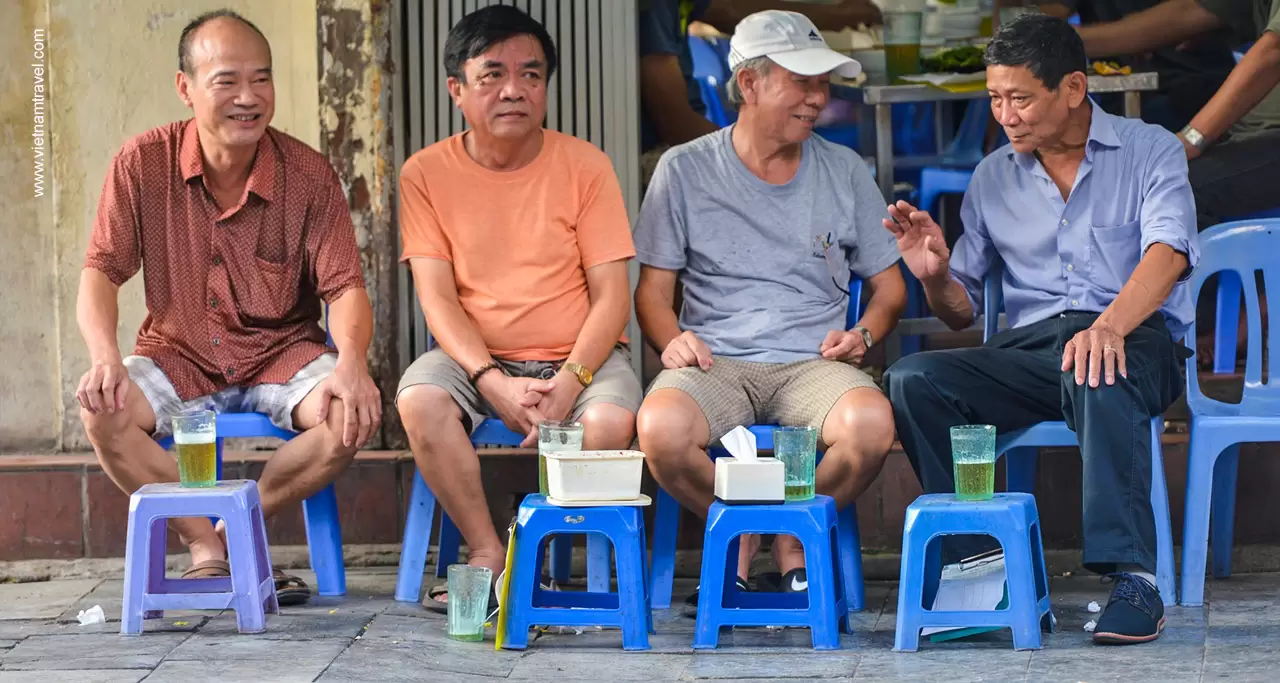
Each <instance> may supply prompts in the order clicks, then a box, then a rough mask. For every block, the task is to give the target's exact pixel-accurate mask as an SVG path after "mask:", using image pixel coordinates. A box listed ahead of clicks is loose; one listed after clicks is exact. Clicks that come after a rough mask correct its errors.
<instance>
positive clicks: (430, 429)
mask: <svg viewBox="0 0 1280 683" xmlns="http://www.w3.org/2000/svg"><path fill="white" fill-rule="evenodd" d="M444 53H445V54H444V61H445V72H446V73H447V75H448V77H449V79H448V86H449V94H450V96H451V97H452V98H453V101H454V104H455V105H456V106H457V107H458V108H459V109H461V110H462V113H463V115H464V116H465V117H466V120H467V123H468V126H469V128H470V130H468V131H467V132H465V133H461V134H459V135H455V136H453V137H451V138H448V139H446V140H442V141H440V142H437V143H435V144H433V145H431V146H429V147H427V148H426V149H423V150H422V151H420V152H418V153H417V154H414V155H413V156H412V157H411V158H410V159H409V160H408V161H406V162H405V165H404V168H403V169H401V172H400V196H401V205H400V231H401V242H402V248H403V253H402V254H401V259H402V260H404V261H407V262H408V263H409V267H410V269H411V270H412V272H413V280H414V284H415V287H416V289H417V293H418V299H419V301H420V302H421V304H422V310H423V312H424V313H425V314H426V318H427V324H428V326H429V327H430V329H431V333H432V336H433V337H434V338H435V340H436V342H437V343H438V346H437V348H435V349H433V350H431V351H428V352H427V353H425V354H423V355H422V356H421V357H419V358H418V359H417V360H416V361H414V362H413V364H412V365H411V366H410V367H409V369H408V370H407V371H405V374H404V377H403V378H402V379H401V380H400V387H399V389H398V391H397V395H396V405H397V407H398V408H399V411H400V417H401V420H402V421H403V423H404V427H405V431H406V432H407V433H408V436H409V443H410V446H411V447H412V449H413V457H414V460H415V462H416V463H417V465H418V471H419V472H420V473H421V474H422V477H423V479H424V480H426V482H427V485H428V486H430V487H431V490H432V491H433V492H434V493H435V495H436V497H437V498H438V499H439V501H440V503H441V505H443V506H444V509H445V511H446V512H448V513H449V516H450V517H451V518H452V519H453V521H454V522H455V523H456V524H457V525H458V529H459V530H460V531H461V532H462V535H463V537H464V538H466V541H467V546H468V547H469V548H470V549H471V555H470V560H469V561H470V564H472V565H475V566H484V567H489V568H490V569H493V570H494V571H495V572H498V571H500V570H501V569H502V568H503V565H504V560H505V556H506V551H505V550H504V548H503V544H502V541H501V540H499V538H498V535H497V532H496V531H495V529H494V527H493V523H492V521H491V520H490V517H489V507H488V504H487V503H486V502H485V498H484V489H483V487H482V486H481V482H480V461H479V458H478V457H477V455H476V452H475V450H474V449H473V448H472V447H471V443H470V439H469V434H470V433H471V432H473V431H474V430H475V429H476V428H477V427H478V426H479V425H480V423H481V422H482V421H483V420H484V418H485V417H487V416H490V415H493V416H496V417H497V418H499V419H501V420H502V422H503V423H505V424H506V425H507V427H509V428H510V429H512V430H513V431H515V432H517V433H519V434H524V435H526V439H525V444H526V445H528V444H531V443H532V442H533V441H534V440H535V439H536V438H537V429H538V423H539V422H541V421H543V420H563V419H573V420H577V421H579V422H581V423H582V425H583V427H584V436H583V448H584V449H588V450H594V449H623V448H627V447H629V446H630V444H631V443H632V440H633V438H634V436H635V413H636V410H637V409H638V408H639V406H640V399H641V393H642V391H641V387H640V381H639V379H638V378H637V377H636V375H635V372H634V371H633V370H632V368H631V361H630V358H629V356H628V353H627V349H626V346H625V345H624V343H625V341H626V340H625V338H624V337H623V329H624V328H625V327H626V324H627V321H628V320H629V318H630V312H631V309H630V295H631V288H630V283H629V281H628V278H627V260H628V259H631V258H633V257H634V256H635V247H634V245H633V244H632V241H631V229H630V224H629V222H628V219H627V212H626V207H625V206H624V204H623V201H622V190H621V188H620V187H619V185H618V179H617V176H616V175H615V174H614V172H613V167H612V165H611V164H610V162H609V158H608V157H607V156H605V154H604V153H603V152H601V151H600V150H599V149H597V148H595V147H593V146H592V145H591V144H589V143H587V142H585V141H582V140H579V139H577V138H574V137H571V136H568V135H564V134H562V133H558V132H555V131H550V130H544V129H543V128H542V127H541V123H542V121H543V119H544V118H545V116H546V102H547V100H546V98H547V90H546V84H547V79H548V78H549V77H550V76H551V75H552V74H553V73H554V72H555V67H556V51H555V45H554V44H553V43H552V41H551V37H550V36H549V35H548V34H547V31H546V29H544V28H543V27H542V25H541V24H539V23H538V22H537V21H535V20H534V19H532V18H531V17H529V16H528V15H527V14H525V13H524V12H521V11H520V10H518V9H516V8H514V7H511V6H501V5H497V6H491V7H487V8H484V9H481V10H479V11H477V12H473V13H472V14H469V15H467V16H465V17H463V19H462V20H461V21H460V22H458V24H457V25H456V26H454V27H453V29H452V30H451V31H450V32H449V37H448V40H447V41H446V43H445V50H444ZM446 600H447V597H446V595H445V591H444V587H443V586H441V587H440V588H439V589H438V590H435V591H432V592H431V594H430V595H429V596H428V598H427V599H426V600H425V601H424V604H425V605H426V606H427V607H428V608H431V609H434V610H436V611H444V610H445V605H446Z"/></svg>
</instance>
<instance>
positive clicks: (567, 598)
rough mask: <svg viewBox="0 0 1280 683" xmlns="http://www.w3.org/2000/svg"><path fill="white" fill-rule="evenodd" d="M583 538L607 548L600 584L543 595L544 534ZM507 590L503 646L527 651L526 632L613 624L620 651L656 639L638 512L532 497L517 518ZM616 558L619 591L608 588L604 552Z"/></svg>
mask: <svg viewBox="0 0 1280 683" xmlns="http://www.w3.org/2000/svg"><path fill="white" fill-rule="evenodd" d="M554 534H560V535H557V536H554V537H555V538H565V536H563V534H586V535H587V539H588V541H587V545H588V546H591V545H593V542H592V540H593V539H594V541H595V543H594V545H596V546H599V547H603V548H604V561H605V564H604V567H603V569H604V573H603V577H604V580H603V581H602V582H601V583H600V585H598V586H596V587H593V588H590V589H589V590H588V591H587V592H585V593H583V592H577V591H548V590H543V589H542V588H541V587H540V586H539V585H538V580H537V577H539V576H542V566H541V565H542V557H543V552H542V548H543V540H544V539H545V538H546V537H547V536H552V535H554ZM512 542H513V543H514V544H515V551H514V552H515V554H514V557H513V562H512V566H511V589H510V594H509V596H508V598H507V604H504V605H503V606H504V608H506V609H505V610H504V611H505V612H506V620H507V622H506V629H505V631H506V634H507V635H506V638H505V639H504V641H503V642H502V643H500V644H501V646H502V647H503V648H509V649H521V650H522V649H524V648H526V647H528V645H529V627H530V626H533V625H535V624H536V625H539V626H614V627H618V628H620V629H621V630H622V647H623V649H624V650H648V649H649V634H650V633H654V629H653V613H652V611H651V609H650V606H649V600H648V595H647V591H646V588H647V587H648V580H647V577H646V576H645V562H644V515H643V514H642V511H641V508H639V507H627V506H620V505H619V506H601V507H583V508H562V507H558V506H555V505H551V504H550V503H548V502H547V499H546V498H543V497H542V496H540V495H537V494H534V495H530V496H527V497H525V499H524V501H523V502H521V503H520V511H519V514H518V515H517V517H516V528H515V538H514V539H513V541H512ZM610 544H612V546H613V548H614V550H615V551H616V552H615V556H616V557H617V558H618V589H617V591H611V590H610V584H609V564H608V562H609V547H610Z"/></svg>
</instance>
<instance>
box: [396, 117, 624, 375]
mask: <svg viewBox="0 0 1280 683" xmlns="http://www.w3.org/2000/svg"><path fill="white" fill-rule="evenodd" d="M462 135H463V134H461V133H460V134H458V135H454V136H453V137H450V138H448V139H446V140H441V141H439V142H437V143H435V144H432V145H431V146H429V147H427V148H425V149H423V150H421V151H419V152H418V153H416V154H414V155H413V156H412V157H410V158H409V160H408V161H406V162H405V164H404V168H403V169H401V171H400V243H401V255H400V260H401V261H403V262H407V261H408V260H409V259H413V258H435V259H444V260H445V261H449V262H450V263H451V264H453V275H454V280H455V282H456V283H457V286H458V298H459V300H460V301H461V303H462V309H463V310H464V311H466V313H467V315H468V316H469V317H470V318H471V320H472V322H473V323H474V324H475V325H476V327H477V329H479V331H480V335H481V336H482V337H483V338H484V342H485V345H486V346H488V348H489V353H490V354H492V355H493V356H494V357H497V358H503V359H506V360H514V361H526V360H541V361H554V360H562V359H564V358H566V357H567V356H568V355H569V352H570V351H571V350H572V349H573V345H574V342H575V341H576V340H577V338H578V332H579V331H581V329H582V325H583V323H584V322H585V321H586V319H587V311H588V310H589V309H590V306H591V301H590V297H589V296H588V292H587V276H586V269H588V268H592V267H594V266H597V265H600V264H602V263H608V262H610V261H618V260H624V259H630V258H633V257H635V255H636V251H635V245H634V243H633V242H632V240H631V225H630V222H629V220H628V218H627V210H626V205H625V204H624V203H623V201H622V188H621V187H620V186H619V184H618V177H617V175H616V174H614V171H613V165H612V164H611V163H610V161H609V157H608V156H606V155H605V154H604V152H602V151H600V150H599V149H597V148H596V147H595V146H593V145H592V144H591V143H589V142H586V141H584V140H579V139H578V138H575V137H572V136H569V135H565V134H564V133H560V132H557V131H552V130H544V131H543V142H542V150H541V151H540V152H539V153H538V156H537V158H535V159H534V160H533V162H532V163H530V164H529V165H527V166H525V167H524V168H520V169H517V170H515V171H506V172H504V171H493V170H490V169H487V168H485V167H483V166H481V165H480V164H478V163H476V162H475V160H473V159H472V158H471V157H470V155H468V154H467V151H466V149H465V148H464V147H463V144H462ZM429 322H430V321H428V323H429ZM623 341H625V337H624V338H623Z"/></svg>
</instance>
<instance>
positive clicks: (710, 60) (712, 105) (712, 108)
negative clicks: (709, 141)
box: [688, 36, 736, 128]
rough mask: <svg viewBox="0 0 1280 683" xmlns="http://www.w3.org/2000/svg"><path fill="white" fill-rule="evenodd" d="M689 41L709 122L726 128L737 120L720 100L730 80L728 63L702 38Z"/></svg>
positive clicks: (696, 37) (695, 72) (694, 73)
mask: <svg viewBox="0 0 1280 683" xmlns="http://www.w3.org/2000/svg"><path fill="white" fill-rule="evenodd" d="M688 41H689V52H690V54H691V55H692V56H693V78H694V80H696V81H697V82H698V89H699V90H700V91H701V93H702V104H703V105H704V106H705V107H706V109H707V112H706V117H707V120H708V121H710V122H712V123H714V124H716V125H717V126H720V127H721V128H724V127H725V126H727V125H729V124H730V123H732V122H733V120H734V119H736V117H733V118H730V116H729V113H728V112H727V111H726V110H725V107H724V102H723V101H722V100H721V99H720V88H723V87H724V85H725V82H726V81H728V80H729V68H728V63H727V62H726V61H724V60H723V59H722V58H721V57H720V55H719V54H718V53H717V52H716V49H715V48H714V47H712V46H711V45H710V44H709V43H708V42H707V41H705V40H703V39H702V38H699V37H698V36H689V38H688Z"/></svg>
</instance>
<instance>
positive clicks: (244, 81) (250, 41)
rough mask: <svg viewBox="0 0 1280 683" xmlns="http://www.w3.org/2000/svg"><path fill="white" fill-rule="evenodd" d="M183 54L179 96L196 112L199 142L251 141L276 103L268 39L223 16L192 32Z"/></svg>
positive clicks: (232, 144) (236, 144)
mask: <svg viewBox="0 0 1280 683" xmlns="http://www.w3.org/2000/svg"><path fill="white" fill-rule="evenodd" d="M187 54H188V56H189V62H188V64H189V65H190V73H186V72H184V71H179V72H178V76H177V85H178V96H179V97H180V98H182V102H183V104H186V105H187V106H188V107H190V108H191V110H192V113H193V114H194V116H195V121H196V125H197V126H198V127H199V130H200V142H201V144H202V145H205V146H206V147H219V146H220V147H224V148H230V149H234V148H242V147H255V146H256V145H257V144H258V140H259V139H260V138H261V137H262V134H263V133H265V132H266V130H267V126H268V125H269V124H270V123H271V118H272V116H273V115H274V114H275V107H276V93H275V84H274V83H273V81H272V78H271V48H270V46H268V45H267V41H266V40H264V39H263V38H262V36H260V35H258V33H257V32H255V31H254V30H253V29H251V28H249V27H248V26H245V25H244V24H243V23H241V22H239V21H236V20H235V19H231V18H226V17H223V18H218V19H213V20H211V21H209V22H208V23H206V24H204V25H203V26H201V27H200V28H199V29H197V30H196V31H195V32H194V33H192V34H191V36H190V43H189V46H188V52H187Z"/></svg>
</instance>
